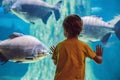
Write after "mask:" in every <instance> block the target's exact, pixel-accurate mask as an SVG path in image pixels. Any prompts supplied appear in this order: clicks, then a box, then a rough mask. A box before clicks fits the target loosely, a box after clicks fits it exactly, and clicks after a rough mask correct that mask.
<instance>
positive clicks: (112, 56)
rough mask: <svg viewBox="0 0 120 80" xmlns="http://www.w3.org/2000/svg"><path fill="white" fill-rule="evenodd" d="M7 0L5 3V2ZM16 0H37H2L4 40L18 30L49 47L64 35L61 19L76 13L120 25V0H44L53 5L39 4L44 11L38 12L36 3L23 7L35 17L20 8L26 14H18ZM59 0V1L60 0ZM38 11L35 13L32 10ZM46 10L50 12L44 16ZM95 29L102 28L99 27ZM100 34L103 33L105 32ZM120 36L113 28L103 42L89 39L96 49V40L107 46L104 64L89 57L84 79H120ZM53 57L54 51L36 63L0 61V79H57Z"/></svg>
mask: <svg viewBox="0 0 120 80" xmlns="http://www.w3.org/2000/svg"><path fill="white" fill-rule="evenodd" d="M4 1H5V3H6V4H5V3H3V2H4ZM17 1H24V2H30V1H35V0H0V40H1V41H2V40H5V39H8V38H9V35H11V34H12V33H13V32H19V33H23V34H25V35H31V36H34V37H36V38H37V39H39V40H40V41H41V42H42V43H43V44H45V45H46V46H47V47H48V48H50V47H51V46H53V45H57V43H59V42H60V41H62V40H64V39H65V37H64V34H63V29H62V22H63V20H64V18H65V17H66V16H68V15H70V14H77V15H79V16H81V17H86V16H92V17H97V18H96V19H100V20H102V21H104V22H105V23H108V24H111V25H113V26H115V25H118V26H120V23H118V24H116V23H117V22H118V21H119V20H120V8H119V3H120V0H61V1H59V0H42V1H43V2H45V3H48V4H50V5H51V6H48V5H46V4H40V5H42V6H43V5H46V6H47V7H48V8H44V7H43V9H41V8H40V10H43V11H38V12H37V10H36V9H38V8H36V7H33V10H32V9H31V10H28V7H25V6H24V9H26V10H28V11H30V12H29V13H30V14H27V15H33V16H35V17H33V16H27V15H26V12H20V15H25V16H27V17H24V16H22V17H21V16H20V15H19V14H17V13H18V12H15V10H16V9H15V7H14V6H15V4H17V5H19V3H17ZM36 1H37V0H36ZM7 2H8V3H9V4H8V3H7ZM58 2H59V4H57V3H58ZM33 4H35V3H33ZM13 5H14V6H13ZM52 6H55V9H58V10H59V11H58V12H55V11H54V9H52V8H53V7H52ZM11 8H12V11H11ZM35 11H36V13H35V14H32V13H34V12H35ZM49 11H50V12H49ZM38 13H40V15H39V14H38ZM46 13H48V15H47V16H46V17H43V15H44V14H46ZM36 15H37V16H36ZM23 17H24V18H23ZM36 17H38V18H39V19H38V18H36ZM33 21H35V22H33ZM118 29H119V28H117V29H116V30H118ZM101 30H102V29H101ZM96 32H99V30H98V31H96ZM118 33H119V32H118ZM93 36H95V34H93ZM100 36H101V37H103V36H104V35H100ZM119 39H120V38H119V35H118V36H116V34H115V33H114V32H113V33H112V34H111V36H110V37H109V39H108V40H107V44H103V43H102V42H101V41H100V40H99V41H91V40H89V41H87V42H86V43H87V44H89V45H90V46H91V48H92V49H95V46H96V45H97V44H101V45H102V46H103V47H104V54H103V63H102V64H96V63H95V62H94V61H93V60H91V59H87V60H86V70H85V80H120V75H119V74H120V64H119V62H120V59H119V56H120V52H119V49H120V40H119ZM83 41H84V40H83ZM51 57H52V55H48V56H46V57H45V58H43V59H41V60H39V61H37V62H34V63H26V64H25V63H24V64H23V63H14V62H7V63H6V64H4V65H0V80H54V75H55V69H56V67H55V65H54V63H53V61H52V59H51Z"/></svg>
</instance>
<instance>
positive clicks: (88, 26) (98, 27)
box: [80, 16, 120, 44]
mask: <svg viewBox="0 0 120 80" xmlns="http://www.w3.org/2000/svg"><path fill="white" fill-rule="evenodd" d="M82 20H83V31H82V33H81V34H80V39H82V40H84V41H87V42H89V41H92V42H94V41H100V40H101V41H102V42H103V43H104V44H106V43H107V41H108V39H109V37H110V36H111V33H115V34H116V36H117V37H118V39H120V20H119V21H118V22H117V23H116V24H115V25H111V24H109V23H107V22H105V21H103V20H102V19H101V18H98V17H95V16H85V17H82Z"/></svg>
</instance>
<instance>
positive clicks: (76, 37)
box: [67, 36, 78, 39]
mask: <svg viewBox="0 0 120 80" xmlns="http://www.w3.org/2000/svg"><path fill="white" fill-rule="evenodd" d="M67 39H78V36H74V37H67Z"/></svg>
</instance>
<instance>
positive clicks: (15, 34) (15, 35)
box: [9, 32, 24, 39]
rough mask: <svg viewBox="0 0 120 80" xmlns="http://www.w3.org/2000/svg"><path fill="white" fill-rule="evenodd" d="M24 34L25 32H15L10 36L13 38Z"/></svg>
mask: <svg viewBox="0 0 120 80" xmlns="http://www.w3.org/2000/svg"><path fill="white" fill-rule="evenodd" d="M23 35H24V34H22V33H18V32H14V33H12V34H11V35H10V36H9V38H10V39H13V38H16V37H20V36H23Z"/></svg>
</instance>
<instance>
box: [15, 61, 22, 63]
mask: <svg viewBox="0 0 120 80" xmlns="http://www.w3.org/2000/svg"><path fill="white" fill-rule="evenodd" d="M22 62H23V61H16V62H15V63H22Z"/></svg>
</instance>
